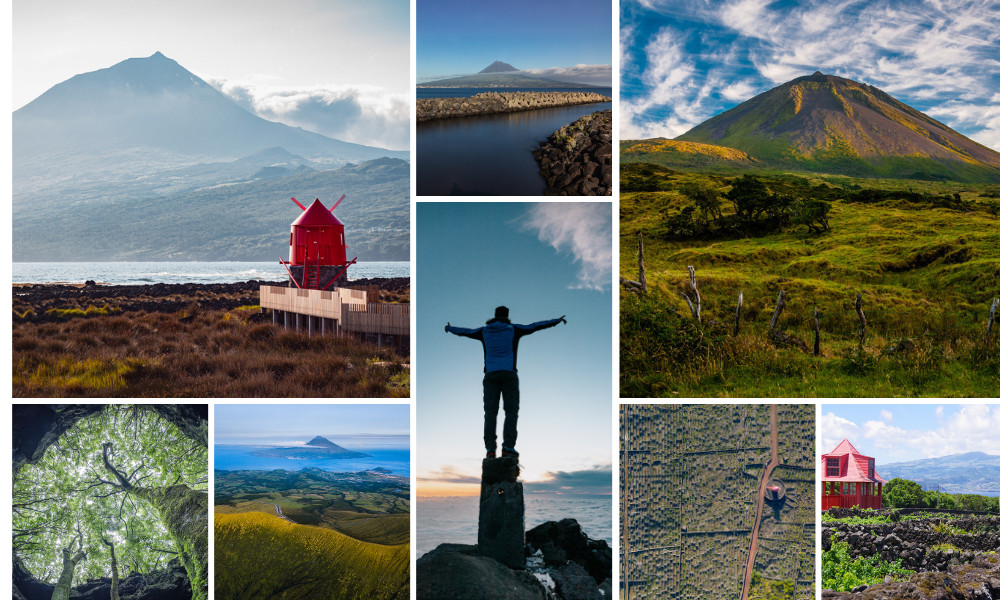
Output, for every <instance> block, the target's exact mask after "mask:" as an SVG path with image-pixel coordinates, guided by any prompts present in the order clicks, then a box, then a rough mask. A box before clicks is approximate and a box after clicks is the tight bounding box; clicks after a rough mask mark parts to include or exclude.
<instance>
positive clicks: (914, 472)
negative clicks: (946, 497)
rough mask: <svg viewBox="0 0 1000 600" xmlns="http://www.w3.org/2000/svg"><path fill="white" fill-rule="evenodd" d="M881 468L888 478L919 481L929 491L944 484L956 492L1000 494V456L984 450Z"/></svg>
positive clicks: (881, 471)
mask: <svg viewBox="0 0 1000 600" xmlns="http://www.w3.org/2000/svg"><path fill="white" fill-rule="evenodd" d="M878 471H879V474H880V475H882V477H883V478H885V479H892V478H894V477H901V478H903V479H909V480H910V481H916V482H917V483H919V484H920V485H921V486H922V487H923V488H924V489H925V490H930V489H934V488H935V487H936V486H941V490H942V491H945V492H950V493H955V494H981V495H987V496H996V495H998V494H1000V456H995V455H991V454H986V453H983V452H966V453H964V454H952V455H950V456H941V457H937V458H925V459H919V460H912V461H908V462H901V463H891V464H885V465H879V467H878Z"/></svg>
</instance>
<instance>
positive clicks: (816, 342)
mask: <svg viewBox="0 0 1000 600" xmlns="http://www.w3.org/2000/svg"><path fill="white" fill-rule="evenodd" d="M813 327H814V328H815V331H816V338H815V340H814V341H813V356H819V307H818V306H814V307H813Z"/></svg>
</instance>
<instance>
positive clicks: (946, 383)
mask: <svg viewBox="0 0 1000 600" xmlns="http://www.w3.org/2000/svg"><path fill="white" fill-rule="evenodd" d="M738 179H742V180H743V181H752V182H754V185H756V186H757V187H756V188H755V189H757V190H760V192H761V195H763V196H765V197H766V198H767V199H768V200H773V201H774V206H771V207H770V208H764V209H760V208H759V206H758V207H754V206H749V205H748V204H746V203H744V204H743V205H737V204H736V203H735V202H734V201H732V200H731V199H730V195H731V194H733V190H734V188H735V187H736V186H737V185H738ZM745 187H753V186H745ZM745 196H748V195H747V194H745ZM998 198H1000V187H998V186H996V185H988V184H960V183H955V182H928V181H916V180H877V179H852V178H849V177H843V176H826V175H807V176H803V175H792V174H787V173H778V172H758V173H756V174H755V175H751V176H750V178H749V179H743V176H741V177H740V178H737V177H733V176H729V175H725V174H708V173H692V172H682V171H678V170H673V169H669V168H666V167H662V166H658V165H651V164H625V165H623V166H622V195H621V224H620V236H621V237H620V264H621V275H622V277H623V278H624V279H625V280H633V281H638V280H639V278H640V277H639V269H638V260H637V255H638V251H639V234H640V233H641V235H642V245H643V255H644V269H645V277H646V280H647V282H648V291H647V293H645V294H635V293H630V292H628V291H627V290H626V289H624V288H623V291H622V295H621V344H620V349H621V372H620V386H621V395H622V396H623V397H671V396H677V397H703V396H732V397H767V396H770V397H775V396H795V397H813V396H816V397H843V396H875V397H913V396H991V395H992V394H993V393H995V390H996V389H998V388H1000V358H998V352H997V346H998V344H997V342H996V338H997V328H996V327H994V330H993V333H992V336H991V339H990V340H987V339H986V328H987V321H988V314H989V310H990V307H991V305H992V303H993V300H994V299H995V298H997V297H1000V227H998V225H1000V200H998ZM696 199H697V200H696ZM755 199H756V198H755ZM748 206H749V207H748ZM824 207H825V208H824ZM809 208H813V209H817V210H820V212H821V213H822V219H821V218H819V217H817V216H816V213H809V211H808V210H803V209H809ZM739 211H742V212H739ZM768 211H771V212H768ZM755 215H756V216H755ZM823 219H825V223H824V222H823ZM688 267H693V268H694V272H695V276H696V282H697V288H698V295H699V296H700V300H701V311H700V321H699V320H698V319H697V318H696V317H695V316H694V315H692V310H691V309H690V308H689V306H688V304H687V302H686V301H685V300H684V298H683V296H682V294H687V295H688V296H689V297H692V300H693V301H694V300H696V298H695V297H694V294H693V293H692V290H691V287H690V285H691V284H690V272H689V269H688ZM782 291H784V292H785V305H784V310H783V311H782V312H781V314H780V316H779V318H778V319H777V320H776V321H775V328H776V329H777V332H778V333H779V334H780V337H781V340H780V341H775V339H774V338H773V336H772V335H771V331H770V330H771V322H772V319H773V316H774V313H775V308H776V305H777V300H778V296H779V293H780V292H782ZM740 293H742V295H743V304H742V307H741V311H740V321H739V329H738V331H737V328H736V324H737V321H736V308H737V304H738V298H739V294H740ZM858 294H860V297H861V309H862V312H863V313H864V315H865V318H866V332H865V333H866V335H865V338H864V341H863V345H862V347H861V349H860V350H859V349H858V347H859V329H860V323H861V322H860V318H859V316H858V314H857V310H856V308H855V300H856V298H857V297H858ZM998 312H1000V311H998ZM817 321H818V329H819V350H818V353H815V345H814V344H815V335H816V323H817Z"/></svg>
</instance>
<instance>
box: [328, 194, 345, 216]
mask: <svg viewBox="0 0 1000 600" xmlns="http://www.w3.org/2000/svg"><path fill="white" fill-rule="evenodd" d="M346 197H347V194H344V195H343V196H341V197H340V200H337V203H336V204H334V205H333V206H332V207H331V208H330V212H333V209H334V208H337V207H338V206H340V203H341V202H343V201H344V198H346Z"/></svg>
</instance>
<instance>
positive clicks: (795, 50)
mask: <svg viewBox="0 0 1000 600" xmlns="http://www.w3.org/2000/svg"><path fill="white" fill-rule="evenodd" d="M620 43H621V111H620V113H622V121H621V123H622V126H621V136H622V139H641V138H651V137H667V138H674V137H676V136H678V135H680V134H682V133H684V132H685V131H687V130H688V129H690V128H692V127H693V126H695V125H698V124H699V123H701V122H702V121H704V120H706V119H708V118H709V117H712V116H714V115H716V114H718V113H720V112H723V111H725V110H728V109H730V108H732V107H734V106H736V105H738V104H740V103H741V102H743V101H745V100H748V99H750V98H752V97H753V96H756V95H757V94H760V93H762V92H765V91H767V90H769V89H771V88H773V87H776V86H778V85H780V84H782V83H785V82H786V81H789V80H791V79H794V78H796V77H800V76H803V75H810V74H812V73H813V72H815V71H821V72H823V73H827V74H830V75H838V76H841V77H846V78H848V79H854V80H856V81H861V82H862V83H867V84H870V85H874V86H875V87H878V88H881V89H882V90H883V91H885V92H887V93H889V94H891V95H893V96H895V97H896V98H897V99H898V100H900V101H902V102H904V103H906V104H909V105H910V106H912V107H914V108H916V109H917V110H920V111H922V112H925V113H927V114H928V115H930V116H931V117H933V118H935V119H937V120H939V121H942V122H943V123H945V124H947V125H949V126H951V127H952V128H953V129H955V130H956V131H958V132H959V133H962V134H963V135H966V136H968V137H971V138H972V139H973V140H975V141H977V142H979V143H981V144H983V145H986V146H990V147H992V148H993V149H995V150H1000V60H998V51H997V48H998V44H1000V10H997V6H996V3H995V2H978V1H969V0H863V1H862V0H850V1H845V2H828V1H826V0H774V1H771V0H704V1H700V2H691V1H689V0H621V38H620Z"/></svg>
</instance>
